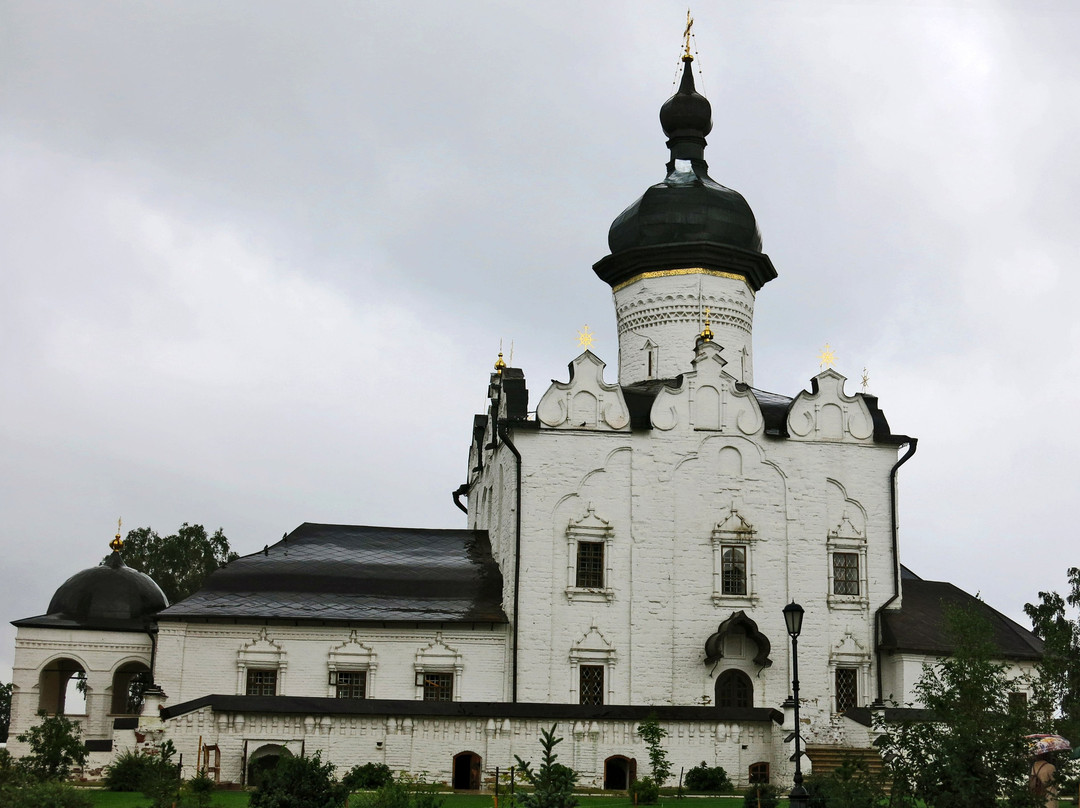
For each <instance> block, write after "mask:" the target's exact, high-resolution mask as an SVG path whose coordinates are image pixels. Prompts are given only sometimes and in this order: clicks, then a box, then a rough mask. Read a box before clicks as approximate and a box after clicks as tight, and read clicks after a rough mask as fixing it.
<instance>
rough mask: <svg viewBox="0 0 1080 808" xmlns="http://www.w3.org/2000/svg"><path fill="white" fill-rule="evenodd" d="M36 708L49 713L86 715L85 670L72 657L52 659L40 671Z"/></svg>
mask: <svg viewBox="0 0 1080 808" xmlns="http://www.w3.org/2000/svg"><path fill="white" fill-rule="evenodd" d="M40 681H41V684H40V687H39V691H40V693H41V700H40V701H39V702H38V709H39V710H44V711H45V712H46V713H48V714H49V715H86V671H85V669H83V666H82V665H80V664H79V663H78V662H76V661H75V660H74V659H68V658H66V657H65V658H63V659H54V660H53V661H52V662H50V663H49V664H48V665H46V666H45V667H44V668H43V669H42V671H41V680H40Z"/></svg>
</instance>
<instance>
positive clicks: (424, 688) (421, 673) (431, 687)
mask: <svg viewBox="0 0 1080 808" xmlns="http://www.w3.org/2000/svg"><path fill="white" fill-rule="evenodd" d="M413 670H414V673H415V676H416V679H415V685H416V698H417V699H418V700H420V701H460V700H461V693H460V688H459V687H458V685H459V684H460V682H461V676H462V674H463V673H464V670H465V667H464V661H463V659H462V656H461V654H460V653H459V652H458V650H457V649H456V648H451V647H450V646H449V645H447V644H446V643H445V642H444V641H443V636H442V632H437V633H436V634H435V640H434V642H432V643H430V644H429V645H427V646H425V647H423V648H421V649H420V650H419V651H417V652H416V660H415V662H414V663H413Z"/></svg>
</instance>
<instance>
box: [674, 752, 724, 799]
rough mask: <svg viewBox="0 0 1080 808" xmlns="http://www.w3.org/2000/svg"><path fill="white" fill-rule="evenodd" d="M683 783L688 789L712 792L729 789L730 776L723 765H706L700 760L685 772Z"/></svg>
mask: <svg viewBox="0 0 1080 808" xmlns="http://www.w3.org/2000/svg"><path fill="white" fill-rule="evenodd" d="M683 782H684V784H685V786H686V788H687V789H689V790H690V791H708V792H712V793H716V792H720V791H730V790H731V778H730V777H728V774H727V772H726V771H725V770H724V767H723V766H708V765H706V763H705V761H704V760H703V761H701V765H700V766H694V768H692V769H690V770H689V771H688V772H687V773H686V778H685V779H684V781H683Z"/></svg>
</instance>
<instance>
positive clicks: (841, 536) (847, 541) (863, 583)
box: [826, 514, 870, 610]
mask: <svg viewBox="0 0 1080 808" xmlns="http://www.w3.org/2000/svg"><path fill="white" fill-rule="evenodd" d="M826 552H827V553H828V555H829V557H828V564H827V565H826V567H827V568H828V573H829V588H828V590H827V591H828V593H829V594H828V604H829V608H830V609H841V610H844V609H848V610H850V609H857V610H865V609H868V608H869V607H870V597H869V594H868V590H867V579H866V534H865V533H863V532H862V531H860V530H859V529H858V528H857V527H855V525H854V524H853V523H852V521H851V520H850V519H849V518H848V516H847V514H844V517H843V518H842V519H841V520H840V524H838V525H837V526H836V527H835V528H833V529H832V530H830V531H829V538H828V541H827V542H826ZM835 553H851V554H855V555H857V556H858V561H859V577H858V589H859V591H858V593H857V594H854V595H837V594H836V580H835V576H834V571H835V567H834V559H833V555H834V554H835Z"/></svg>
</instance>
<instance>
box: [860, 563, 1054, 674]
mask: <svg viewBox="0 0 1080 808" xmlns="http://www.w3.org/2000/svg"><path fill="white" fill-rule="evenodd" d="M908 573H909V575H911V574H912V573H911V572H910V570H909V571H908ZM901 586H902V592H903V597H902V599H901V603H902V604H903V605H902V607H901V608H900V609H897V610H893V609H886V610H885V611H884V612H882V643H881V644H882V647H883V648H884V649H886V650H889V651H909V652H913V653H922V654H933V655H937V656H948V655H949V654H951V653H952V652H953V648H954V646H953V642H952V640H951V639H950V638H949V636H948V633H947V631H946V623H945V610H946V609H947V608H949V607H951V606H956V607H962V608H970V609H974V610H976V611H977V612H978V613H979V614H981V615H983V616H984V617H985V618H986V619H987V620H988V621H989V622H990V626H991V628H992V629H993V641H994V644H995V645H996V646H997V649H998V652H999V653H1000V654H1001V656H1002V658H1004V659H1027V660H1036V659H1040V658H1041V657H1042V653H1043V642H1042V640H1040V639H1039V638H1038V637H1036V636H1035V635H1034V634H1032V633H1031V632H1030V631H1028V630H1027V629H1026V628H1024V627H1023V626H1021V625H1020V624H1019V623H1016V622H1014V621H1012V620H1010V619H1009V618H1008V617H1006V616H1005V615H1003V614H1002V613H1001V612H999V611H997V610H995V609H993V608H991V607H990V606H988V605H987V604H985V603H983V601H981V600H979V599H978V598H976V597H975V596H973V595H969V594H968V593H967V592H965V591H964V590H962V589H960V588H959V587H957V586H954V585H953V584H950V583H947V582H945V581H924V580H922V579H920V578H916V577H908V576H906V575H902V580H901Z"/></svg>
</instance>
